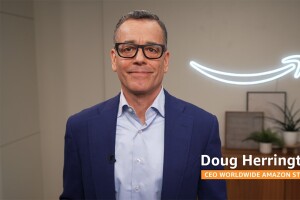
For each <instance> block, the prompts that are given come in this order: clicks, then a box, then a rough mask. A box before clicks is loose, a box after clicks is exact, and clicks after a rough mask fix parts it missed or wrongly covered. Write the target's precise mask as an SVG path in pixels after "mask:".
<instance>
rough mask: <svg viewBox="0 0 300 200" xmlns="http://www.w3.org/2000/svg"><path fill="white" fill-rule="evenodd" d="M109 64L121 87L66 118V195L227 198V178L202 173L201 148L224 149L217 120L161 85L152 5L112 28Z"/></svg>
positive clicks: (158, 32) (159, 33) (162, 57)
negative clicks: (203, 176)
mask: <svg viewBox="0 0 300 200" xmlns="http://www.w3.org/2000/svg"><path fill="white" fill-rule="evenodd" d="M114 43H115V47H114V48H113V49H112V50H111V62H112V70H113V71H114V72H116V73H117V75H118V77H119V80H120V82H121V93H120V94H119V95H117V96H116V97H114V98H112V99H110V100H107V101H105V102H103V103H101V104H99V105H96V106H94V107H91V108H88V109H86V110H84V111H82V112H80V113H78V114H75V115H74V116H72V117H70V118H69V120H68V122H67V128H66V136H65V164H64V190H63V193H62V195H61V197H60V198H61V199H125V200H128V199H142V200H144V199H151V200H154V199H197V197H198V198H199V199H226V186H225V182H224V181H213V180H210V181H208V180H207V181H205V180H201V179H200V171H201V170H202V169H208V168H210V169H221V168H222V167H221V166H217V167H212V166H206V167H202V166H201V163H200V156H201V155H202V154H206V155H209V156H211V157H220V156H221V153H220V139H219V135H218V122H217V119H216V117H215V116H213V115H211V114H209V113H207V112H206V111H204V110H202V109H200V108H198V107H196V106H194V105H191V104H189V103H186V102H184V101H182V100H179V99H177V98H175V97H173V96H171V95H170V94H169V93H168V92H167V91H165V90H164V89H163V87H162V81H163V77H164V74H165V73H166V72H167V71H168V64H169V56H170V52H169V51H168V50H167V30H166V28H165V25H164V24H163V22H161V21H160V20H159V18H158V17H157V16H156V15H154V14H151V13H150V12H147V11H143V10H141V11H133V12H131V13H129V14H127V15H125V16H123V17H122V18H121V19H120V21H119V23H118V24H117V26H116V28H115V33H114Z"/></svg>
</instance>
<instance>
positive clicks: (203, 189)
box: [198, 116, 227, 200]
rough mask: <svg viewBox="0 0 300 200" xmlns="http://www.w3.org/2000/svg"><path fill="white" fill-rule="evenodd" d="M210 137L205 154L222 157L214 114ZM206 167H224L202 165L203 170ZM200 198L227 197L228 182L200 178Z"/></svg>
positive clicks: (220, 167)
mask: <svg viewBox="0 0 300 200" xmlns="http://www.w3.org/2000/svg"><path fill="white" fill-rule="evenodd" d="M209 135H210V137H209V140H208V143H207V146H206V148H205V152H204V154H205V155H209V156H210V158H213V157H218V158H221V141H220V138H219V126H218V121H217V118H216V117H215V116H214V118H213V125H212V127H211V132H210V134H209ZM206 169H223V167H222V166H221V165H219V166H212V165H208V166H202V167H201V170H206ZM198 199H215V200H217V199H227V192H226V182H225V181H224V180H200V182H199V189H198Z"/></svg>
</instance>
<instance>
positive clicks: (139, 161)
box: [135, 158, 143, 164]
mask: <svg viewBox="0 0 300 200" xmlns="http://www.w3.org/2000/svg"><path fill="white" fill-rule="evenodd" d="M135 162H136V163H137V164H143V160H142V159H141V158H137V159H135Z"/></svg>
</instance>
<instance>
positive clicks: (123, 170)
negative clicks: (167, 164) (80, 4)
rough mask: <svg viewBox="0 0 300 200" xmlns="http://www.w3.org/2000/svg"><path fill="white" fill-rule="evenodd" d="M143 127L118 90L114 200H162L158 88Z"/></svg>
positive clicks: (162, 105) (161, 125)
mask: <svg viewBox="0 0 300 200" xmlns="http://www.w3.org/2000/svg"><path fill="white" fill-rule="evenodd" d="M145 117H146V121H145V124H142V123H141V122H140V120H139V118H138V117H137V115H136V114H135V111H134V109H133V108H132V107H131V106H130V105H128V103H127V101H126V99H125V97H124V95H123V92H122V91H121V95H120V103H119V110H118V118H117V129H116V145H115V158H116V162H115V189H116V199H121V200H123V199H124V200H130V199H142V200H147V199H149V200H150V199H151V200H155V199H160V198H161V190H162V176H163V159H164V158H163V157H164V129H165V118H164V117H165V94H164V90H163V89H161V91H160V93H159V95H158V96H157V97H156V99H155V100H154V102H153V104H152V105H151V106H150V107H149V108H148V109H147V111H146V114H145Z"/></svg>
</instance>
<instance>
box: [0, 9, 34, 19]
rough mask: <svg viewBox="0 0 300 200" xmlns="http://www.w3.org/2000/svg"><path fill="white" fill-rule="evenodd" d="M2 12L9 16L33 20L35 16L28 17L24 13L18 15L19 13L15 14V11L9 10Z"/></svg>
mask: <svg viewBox="0 0 300 200" xmlns="http://www.w3.org/2000/svg"><path fill="white" fill-rule="evenodd" d="M0 13H1V14H3V15H9V16H13V17H18V18H23V19H28V20H33V17H27V16H23V15H18V14H15V13H9V12H5V11H0Z"/></svg>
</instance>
